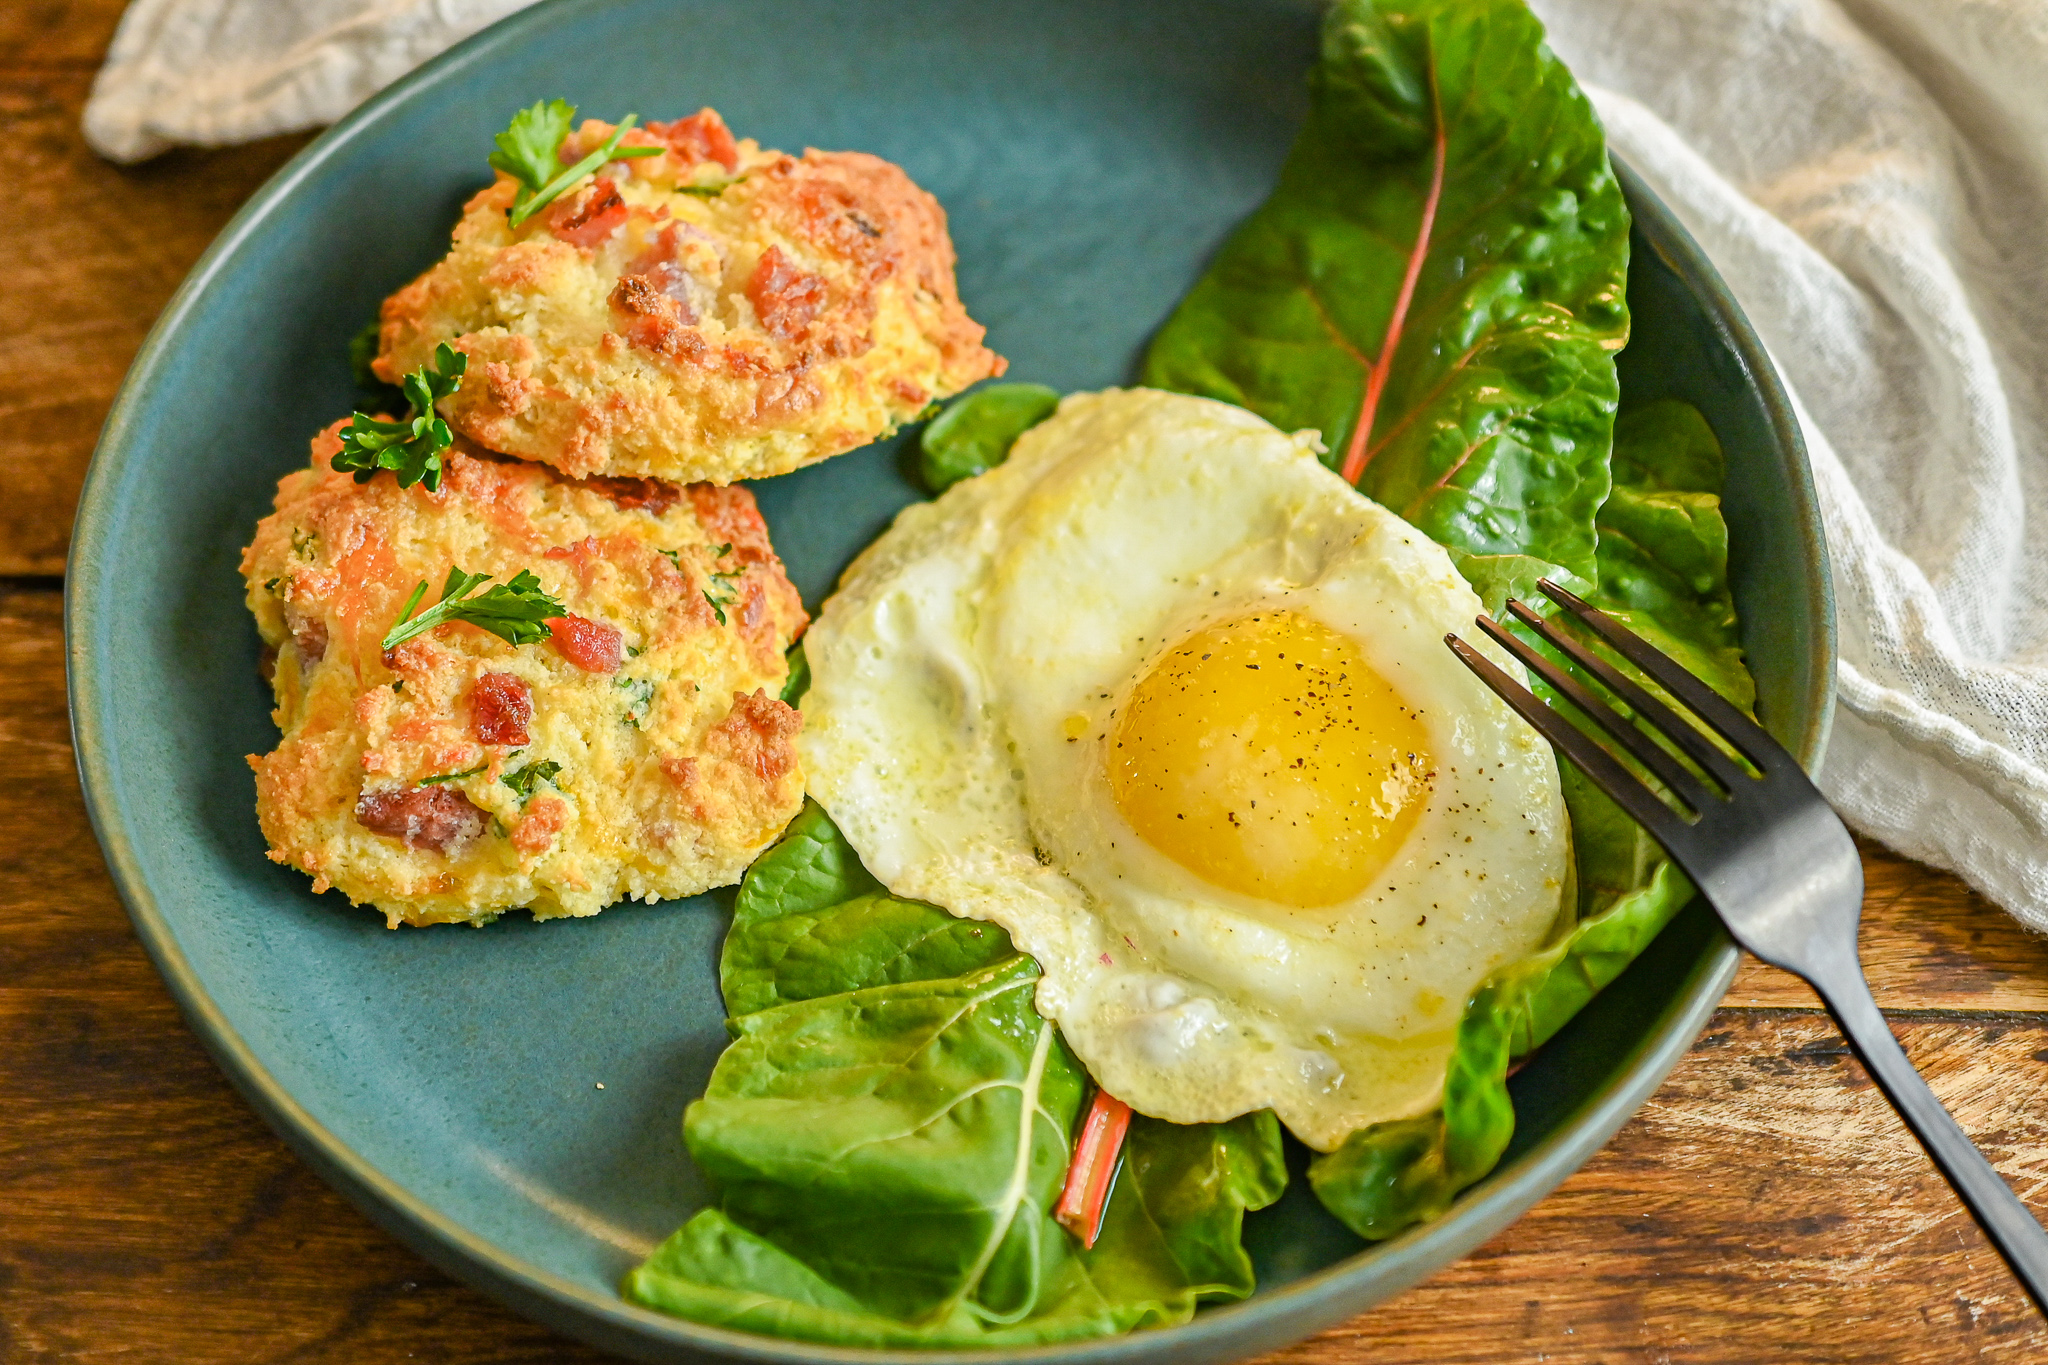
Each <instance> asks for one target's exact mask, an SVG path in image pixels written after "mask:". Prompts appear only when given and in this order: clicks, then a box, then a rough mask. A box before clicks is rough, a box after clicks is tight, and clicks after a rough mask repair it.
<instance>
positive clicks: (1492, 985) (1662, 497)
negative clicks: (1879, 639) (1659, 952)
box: [1309, 402, 1756, 1238]
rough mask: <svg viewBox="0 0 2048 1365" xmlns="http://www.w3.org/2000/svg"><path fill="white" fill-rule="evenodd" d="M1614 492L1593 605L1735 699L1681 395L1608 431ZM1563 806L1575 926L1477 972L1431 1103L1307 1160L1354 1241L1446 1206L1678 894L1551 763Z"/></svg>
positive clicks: (1674, 877)
mask: <svg viewBox="0 0 2048 1365" xmlns="http://www.w3.org/2000/svg"><path fill="white" fill-rule="evenodd" d="M1614 478H1615V484H1614V493H1613V496H1612V497H1610V498H1609V499H1608V503H1607V506H1605V507H1603V508H1602V509H1601V511H1600V516H1599V533H1600V539H1599V548H1598V562H1597V569H1598V574H1599V584H1600V586H1599V588H1598V590H1597V591H1596V592H1595V593H1594V594H1593V598H1592V600H1593V602H1594V604H1595V605H1596V606H1599V607H1601V608H1602V609H1603V610H1606V611H1609V612H1612V613H1614V614H1615V615H1617V616H1619V617H1621V618H1622V619H1623V620H1624V621H1626V622H1627V624H1628V625H1629V627H1630V629H1632V630H1635V631H1636V632H1638V633H1639V634H1641V635H1643V636H1644V638H1646V639H1648V640H1650V641H1651V642H1652V643H1653V644H1655V645H1657V647H1658V648H1660V649H1663V650H1665V651H1666V652H1668V653H1670V654H1672V655H1673V657H1675V658H1678V659H1679V660H1680V661H1681V662H1683V663H1684V664H1685V665H1686V666H1687V667H1688V668H1691V669H1693V670H1694V671H1695V672H1697V673H1698V674H1699V675H1700V676H1701V677H1702V678H1704V679H1706V681H1707V682H1709V683H1710V684H1712V686H1713V687H1714V689H1715V690H1716V691H1718V692H1720V693H1721V694H1722V695H1723V696H1725V697H1727V698H1728V699H1729V700H1730V701H1733V702H1735V703H1736V704H1738V705H1740V706H1742V707H1744V708H1745V709H1747V708H1748V707H1750V706H1751V705H1753V704H1754V701H1755V696H1756V692H1755V685H1754V683H1753V682H1752V681H1751V679H1750V676H1749V673H1748V670H1747V669H1746V668H1744V666H1743V663H1742V651H1741V646H1740V644H1739V643H1738V642H1737V637H1736V622H1735V604H1734V601H1733V599H1732V598H1731V597H1730V596H1729V592H1728V531H1727V526H1726V524H1725V523H1724V522H1723V521H1722V518H1721V509H1720V496H1719V491H1720V488H1721V481H1722V461H1721V449H1720V445H1719V444H1718V443H1717V442H1716V441H1715V439H1714V436H1713V432H1712V431H1711V430H1710V429H1709V428H1708V426H1707V424H1706V420H1705V419H1704V418H1702V417H1701V416H1700V414H1699V413H1698V412H1697V411H1696V410H1694V409H1693V408H1691V407H1689V406H1688V405H1686V404H1683V403H1676V402H1663V403H1655V404H1651V405H1649V406H1647V407H1644V408H1641V409H1639V410H1637V411H1635V412H1632V413H1629V414H1628V415H1627V416H1625V417H1623V418H1622V419H1621V421H1620V422H1619V423H1618V424H1617V426H1616V428H1615V449H1614ZM1558 768H1559V775H1560V777H1561V778H1562V780H1563V786H1564V794H1565V803H1566V805H1567V806H1568V807H1569V809H1570V812H1571V821H1572V843H1573V852H1574V854H1575V856H1576V858H1577V872H1578V883H1579V905H1578V912H1579V915H1580V919H1579V922H1578V924H1577V926H1576V927H1575V928H1573V929H1572V930H1571V932H1570V933H1569V934H1567V935H1565V936H1564V937H1563V938H1562V939H1561V940H1560V941H1559V942H1557V943H1554V944H1552V945H1551V946H1550V947H1548V948H1546V949H1544V950H1543V951H1541V952H1539V953H1536V954H1534V955H1532V956H1530V957H1528V958H1525V959H1523V960H1522V961H1520V962H1517V963H1515V964H1513V965H1512V966H1509V967H1507V968H1504V969H1503V970H1501V971H1500V972H1497V973H1495V974H1494V976H1492V977H1491V978H1489V979H1488V980H1487V981H1486V982H1485V983H1484V984H1483V985H1482V986H1481V987H1480V988H1479V990H1478V991H1477V992H1476V993H1475V994H1474V995H1473V997H1472V999H1471V1000H1470V1001H1469V1002H1468V1003H1467V1004H1466V1006H1465V1013H1464V1016H1463V1018H1462V1019H1461V1021H1460V1023H1459V1026H1458V1042H1457V1050H1456V1052H1455V1053H1454V1054H1453V1056H1452V1059H1451V1064H1450V1069H1449V1071H1448V1073H1447V1075H1446V1078H1445V1084H1444V1104H1443V1108H1442V1110H1440V1111H1439V1112H1437V1113H1433V1114H1427V1115H1424V1116H1422V1117H1420V1118H1415V1119H1404V1120H1401V1121H1399V1122H1395V1123H1382V1124H1376V1125H1374V1126H1373V1127H1370V1128H1366V1129H1363V1130H1361V1131H1359V1132H1357V1133H1354V1134H1352V1136H1351V1137H1350V1138H1349V1139H1348V1140H1347V1141H1346V1142H1345V1143H1344V1145H1343V1146H1342V1147H1340V1148H1338V1149H1337V1150H1336V1151H1335V1152H1332V1153H1330V1154H1329V1155H1327V1156H1324V1157H1319V1158H1318V1159H1317V1160H1316V1161H1315V1162H1314V1163H1313V1164H1312V1165H1311V1166H1310V1167H1309V1182H1310V1184H1311V1185H1312V1186H1313V1187H1314V1189H1315V1192H1316V1194H1317V1195H1318V1196H1320V1197H1321V1199H1322V1201H1323V1203H1324V1204H1325V1205H1326V1206H1328V1207H1329V1209H1330V1211H1331V1212H1333V1213H1335V1214H1336V1215H1337V1216H1338V1217H1339V1218H1341V1219H1342V1220H1343V1221H1344V1222H1345V1223H1347V1224H1349V1225H1350V1226H1351V1228H1352V1229H1353V1230H1354V1231H1356V1232H1357V1233H1359V1235H1361V1236H1364V1237H1375V1238H1377V1237H1390V1236H1392V1235H1393V1234H1394V1233H1396V1232H1399V1231H1400V1230H1401V1229H1402V1228H1404V1227H1407V1226H1408V1225H1409V1224H1411V1223H1417V1222H1422V1221H1425V1220H1427V1219H1430V1218H1434V1217H1436V1216H1437V1215H1439V1214H1441V1213H1442V1212H1443V1211H1444V1210H1445V1209H1447V1208H1448V1207H1450V1203H1451V1200H1452V1198H1453V1197H1454V1196H1455V1195H1456V1194H1457V1193H1458V1191H1459V1190H1461V1189H1463V1188H1465V1187H1466V1186H1467V1185H1470V1184H1471V1183H1472V1182H1474V1181H1476V1180H1478V1179H1479V1178H1480V1177H1481V1176H1483V1175H1485V1174H1486V1173H1487V1172H1488V1171H1490V1170H1492V1169H1493V1167H1494V1164H1495V1163H1496V1162H1497V1161H1499V1160H1500V1155H1501V1153H1502V1152H1503V1151H1505V1150H1506V1149H1507V1144H1508V1140H1509V1138H1511V1137H1512V1136H1513V1135H1514V1129H1515V1112H1514V1106H1513V1104H1512V1102H1511V1101H1510V1099H1509V1096H1508V1089H1507V1069H1508V1063H1509V1062H1510V1061H1511V1060H1512V1059H1513V1058H1515V1057H1519V1056H1522V1055H1524V1054H1526V1053H1528V1052H1530V1051H1532V1050H1534V1049H1535V1048H1537V1047H1539V1046H1541V1045H1542V1044H1543V1043H1544V1042H1545V1041H1546V1040H1547V1039H1549V1038H1550V1036H1551V1035H1552V1034H1554V1033H1556V1032H1557V1030H1558V1029H1560V1028H1562V1027H1563V1026H1564V1023H1565V1021H1566V1020H1568V1019H1570V1018H1571V1017H1572V1015H1574V1014H1576V1013H1577V1012H1578V1010H1579V1009H1580V1007H1581V1006H1583V1005H1584V1004H1585V1003H1586V1002H1587V1001H1588V1000H1590V999H1592V998H1593V996H1594V995H1595V994H1596V993H1598V992H1599V990H1600V989H1601V988H1602V987H1604V986H1605V985H1607V983H1608V982H1610V981H1612V980H1613V979H1614V978H1615V977H1617V976H1619V975H1620V974H1621V971H1622V969H1623V968H1624V967H1626V966H1627V965H1628V964H1629V963H1630V962H1632V961H1634V960H1635V957H1636V955H1637V954H1638V953H1640V952H1641V951H1642V950H1643V949H1644V948H1645V947H1646V946H1648V944H1649V942H1650V940H1651V939H1653V938H1655V937H1656V936H1657V932H1658V931H1659V930H1660V929H1662V928H1663V927H1664V925H1665V924H1666V923H1667V922H1669V920H1670V919H1671V917H1672V916H1673V915H1675V914H1677V913H1678V911H1679V910H1681V909H1683V908H1684V907H1685V904H1686V902H1688V901H1689V900H1691V899H1692V894H1693V888H1692V885H1691V883H1689V882H1688V881H1687V880H1686V879H1685V876H1684V875H1683V874H1682V873H1680V872H1679V870H1678V869H1677V868H1676V867H1675V866H1674V865H1672V863H1671V862H1670V861H1669V860H1667V859H1666V858H1665V857H1664V855H1663V852H1662V850H1660V849H1659V848H1658V847H1657V846H1656V844H1655V843H1654V842H1653V841H1652V840H1651V839H1650V837H1649V836H1648V835H1647V834H1645V833H1644V832H1643V830H1642V827H1641V826H1639V825H1637V824H1636V823H1635V822H1634V821H1633V820H1631V819H1629V818H1628V817H1627V816H1626V815H1625V814H1623V813H1622V811H1621V809H1620V807H1618V806H1616V805H1615V804H1614V803H1613V802H1612V801H1611V800H1609V799H1608V798H1607V797H1606V795H1605V794H1603V793H1602V792H1600V791H1598V790H1597V789H1596V788H1594V787H1593V785H1592V784H1591V783H1589V782H1588V781H1587V780H1586V779H1585V778H1584V777H1583V776H1581V775H1580V773H1579V771H1578V770H1577V769H1576V768H1573V767H1571V766H1570V765H1569V764H1567V763H1560V764H1559V765H1558Z"/></svg>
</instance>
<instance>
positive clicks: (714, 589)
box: [704, 545, 746, 626]
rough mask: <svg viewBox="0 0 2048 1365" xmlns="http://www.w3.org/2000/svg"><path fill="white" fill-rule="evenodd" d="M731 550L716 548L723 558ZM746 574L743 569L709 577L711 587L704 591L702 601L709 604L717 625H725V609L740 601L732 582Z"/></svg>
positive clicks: (730, 548) (726, 547) (727, 546)
mask: <svg viewBox="0 0 2048 1365" xmlns="http://www.w3.org/2000/svg"><path fill="white" fill-rule="evenodd" d="M731 550H732V546H730V545H721V546H719V547H718V553H719V554H720V555H721V556H723V555H725V554H728V553H729V552H730V551H731ZM744 573H746V570H745V569H734V570H732V571H731V572H729V573H715V574H713V575H711V586H710V587H709V588H707V589H705V591H704V600H705V601H706V602H709V603H710V604H711V612H712V614H713V615H714V616H716V617H717V618H718V624H719V625H721V626H722V625H724V624H725V609H726V608H727V607H729V606H731V605H732V604H733V603H735V602H737V601H739V600H740V591H739V589H738V588H735V587H734V586H733V580H734V579H736V578H739V577H740V576H741V575H743V574H744Z"/></svg>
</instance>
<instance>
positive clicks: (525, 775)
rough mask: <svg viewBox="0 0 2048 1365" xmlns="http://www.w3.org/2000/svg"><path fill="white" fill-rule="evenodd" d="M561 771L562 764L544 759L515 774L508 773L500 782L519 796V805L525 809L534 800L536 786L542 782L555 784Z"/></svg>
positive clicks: (550, 759)
mask: <svg viewBox="0 0 2048 1365" xmlns="http://www.w3.org/2000/svg"><path fill="white" fill-rule="evenodd" d="M561 771H562V765H561V764H559V763H557V762H555V761H554V760H553V759H552V758H543V759H540V760H538V761H536V762H533V763H529V764H527V765H526V766H525V767H523V768H520V769H518V770H517V771H515V772H509V773H506V774H505V775H504V776H503V777H500V778H499V779H498V780H499V781H500V782H503V783H504V784H505V785H506V786H508V787H510V788H511V789H512V790H513V791H515V792H517V793H518V794H519V804H520V805H521V806H522V807H523V806H525V804H526V803H527V802H528V801H531V800H532V799H533V789H534V787H535V786H537V785H538V784H540V783H542V782H553V781H554V780H555V778H556V777H558V776H559V775H560V774H561Z"/></svg>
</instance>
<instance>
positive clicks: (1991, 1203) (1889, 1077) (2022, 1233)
mask: <svg viewBox="0 0 2048 1365" xmlns="http://www.w3.org/2000/svg"><path fill="white" fill-rule="evenodd" d="M1829 976H1830V977H1831V978H1833V979H1830V980H1814V979H1812V978H1809V979H1808V983H1809V984H1810V985H1812V986H1813V988H1814V989H1815V990H1816V991H1818V992H1819V993H1820V998H1821V1002H1822V1003H1823V1004H1825V1005H1826V1006H1827V1010H1828V1013H1829V1014H1831V1015H1833V1016H1834V1019H1835V1022H1836V1023H1837V1024H1839V1025H1841V1029H1842V1036H1843V1037H1844V1038H1846V1039H1848V1040H1849V1046H1850V1047H1851V1048H1852V1049H1853V1050H1854V1051H1855V1053H1856V1056H1857V1057H1858V1058H1859V1059H1860V1060H1861V1061H1862V1063H1863V1066H1864V1069H1865V1070H1867V1071H1868V1072H1869V1073H1870V1078H1871V1079H1872V1080H1874V1081H1876V1082H1877V1088H1878V1089H1880V1090H1882V1091H1883V1092H1884V1095H1885V1098H1886V1099H1888V1100H1890V1101H1891V1102H1892V1108H1894V1109H1896V1110H1898V1111H1899V1117H1900V1118H1902V1119H1904V1120H1905V1121H1906V1126H1907V1127H1908V1128H1911V1129H1912V1130H1913V1136H1914V1137H1916V1138H1918V1139H1920V1145H1921V1146H1922V1147H1925V1148H1926V1149H1927V1155H1928V1156H1930V1157H1932V1158H1933V1159H1934V1164H1935V1165H1936V1166H1937V1167H1939V1168H1940V1170H1941V1173H1942V1175H1943V1176H1945V1177H1947V1179H1948V1183H1949V1184H1950V1185H1951V1186H1953V1187H1954V1188H1955V1192H1956V1194H1957V1196H1958V1197H1959V1198H1961V1200H1962V1201H1963V1205H1964V1207H1966V1208H1968V1209H1969V1211H1970V1216H1971V1217H1973V1218H1975V1219H1976V1220H1977V1226H1979V1227H1981V1228H1983V1229H1984V1235H1985V1236H1986V1237H1988V1238H1989V1239H1990V1240H1991V1245H1992V1246H1993V1247H1994V1248H1995V1249H1996V1250H1997V1252H1998V1254H1999V1255H2000V1256H2003V1257H2004V1258H2005V1263H2006V1264H2007V1265H2008V1266H2010V1267H2012V1273H2013V1274H2014V1276H2016V1277H2017V1278H2018V1279H2019V1282H2020V1284H2021V1285H2022V1286H2024V1287H2025V1289H2026V1291H2027V1297H2028V1298H2030V1299H2032V1300H2033V1301H2034V1307H2035V1308H2036V1309H2038V1310H2039V1311H2040V1312H2041V1313H2043V1314H2044V1315H2048V1230H2043V1228H2042V1227H2041V1224H2040V1223H2039V1222H2037V1221H2035V1218H2034V1215H2033V1214H2032V1213H2030V1212H2029V1211H2028V1209H2027V1206H2026V1205H2025V1204H2023V1203H2021V1202H2020V1198H2019V1196H2018V1195H2016V1194H2014V1193H2013V1192H2012V1187H2011V1186H2010V1185H2008V1184H2006V1183H2005V1180H2004V1179H2003V1178H2002V1177H2001V1176H2000V1175H1999V1174H1998V1172H1997V1170H1995V1169H1994V1168H1993V1167H1992V1165H1991V1163H1990V1162H1989V1161H1988V1160H1986V1159H1985V1157H1984V1153H1982V1152H1980V1151H1978V1150H1977V1145H1976V1144H1975V1143H1974V1142H1972V1141H1970V1138H1969V1135H1968V1134H1967V1133H1965V1132H1964V1131H1963V1130H1962V1127H1961V1126H1960V1125H1959V1124H1957V1123H1956V1121H1955V1118H1954V1117H1953V1116H1952V1115H1951V1114H1950V1113H1949V1112H1948V1110H1947V1109H1946V1108H1944V1107H1943V1106H1942V1103H1941V1101H1940V1100H1939V1099H1937V1098H1935V1094H1934V1092H1933V1091H1932V1090H1930V1089H1929V1088H1928V1086H1927V1082H1926V1081H1925V1080H1924V1079H1922V1078H1921V1075H1920V1073H1919V1071H1917V1070H1916V1069H1915V1068H1914V1066H1913V1063H1912V1061H1911V1060H1910V1059H1908V1058H1907V1056H1906V1052H1905V1049H1904V1048H1902V1047H1900V1046H1899V1040H1898V1038H1897V1037H1896V1036H1895V1035H1894V1034H1893V1033H1892V1029H1891V1025H1890V1024H1889V1023H1888V1022H1887V1021H1886V1020H1885V1017H1884V1013H1883V1011H1881V1010H1879V1009H1878V1007H1877V1001H1876V999H1875V998H1874V997H1872V995H1871V994H1870V985H1869V983H1868V982H1866V981H1865V980H1864V978H1863V972H1862V969H1861V968H1860V967H1857V966H1856V965H1855V963H1854V959H1853V958H1852V959H1851V961H1850V970H1849V971H1847V972H1840V971H1837V972H1831V973H1829Z"/></svg>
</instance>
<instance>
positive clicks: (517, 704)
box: [469, 673, 533, 747]
mask: <svg viewBox="0 0 2048 1365" xmlns="http://www.w3.org/2000/svg"><path fill="white" fill-rule="evenodd" d="M532 719H533V691H532V689H531V688H529V687H527V685H526V682H525V680H524V679H523V678H519V677H515V676H514V675H512V674H510V673H486V674H484V675H483V676H482V677H481V678H478V679H477V680H476V686H475V687H473V688H471V689H470V692H469V732H470V733H471V734H472V735H474V736H476V742H477V743H479V744H508V745H512V746H514V747H517V746H518V745H521V744H529V743H531V742H532V741H531V739H529V738H528V736H527V733H526V725H527V722H528V721H530V720H532Z"/></svg>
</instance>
